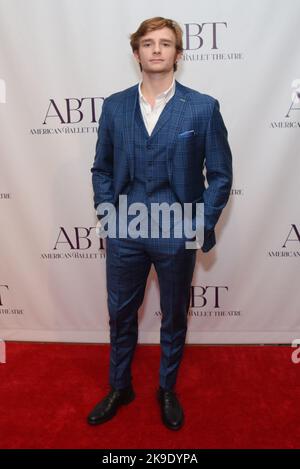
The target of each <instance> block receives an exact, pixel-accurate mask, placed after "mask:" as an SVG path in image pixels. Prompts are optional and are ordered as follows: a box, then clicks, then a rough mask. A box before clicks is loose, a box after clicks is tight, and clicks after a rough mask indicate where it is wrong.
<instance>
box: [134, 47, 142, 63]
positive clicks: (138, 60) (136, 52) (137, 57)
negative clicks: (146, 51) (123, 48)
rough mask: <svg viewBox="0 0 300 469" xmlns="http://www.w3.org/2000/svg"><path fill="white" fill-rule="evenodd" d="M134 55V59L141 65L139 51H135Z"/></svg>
mask: <svg viewBox="0 0 300 469" xmlns="http://www.w3.org/2000/svg"><path fill="white" fill-rule="evenodd" d="M133 55H134V57H135V60H136V61H137V62H138V63H140V56H139V51H137V50H135V51H134V52H133Z"/></svg>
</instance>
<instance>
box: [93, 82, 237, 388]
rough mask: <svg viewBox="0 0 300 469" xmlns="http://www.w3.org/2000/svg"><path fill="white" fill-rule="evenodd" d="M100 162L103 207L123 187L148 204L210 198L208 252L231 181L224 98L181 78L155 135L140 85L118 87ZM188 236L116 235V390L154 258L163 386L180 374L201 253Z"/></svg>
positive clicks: (108, 107)
mask: <svg viewBox="0 0 300 469" xmlns="http://www.w3.org/2000/svg"><path fill="white" fill-rule="evenodd" d="M204 165H205V168H206V178H207V182H208V187H207V188H206V187H205V184H204V180H205V178H204V175H203V169H204ZM91 171H92V173H93V176H92V181H93V188H94V204H95V208H96V207H97V206H98V205H99V204H100V203H102V202H111V203H112V204H113V205H114V206H116V208H117V207H118V197H119V195H120V194H127V195H128V197H129V200H130V202H138V201H139V202H144V203H147V204H149V203H150V202H153V201H156V202H159V203H161V202H163V201H166V202H168V203H169V204H171V203H172V202H174V201H178V202H180V203H185V202H190V203H196V202H204V209H205V216H204V220H205V237H204V244H203V246H202V250H203V251H205V252H206V251H209V250H210V249H211V248H212V247H213V246H214V244H215V234H214V227H215V225H216V223H217V221H218V219H219V216H220V214H221V212H222V209H223V208H224V206H225V205H226V202H227V200H228V197H229V193H230V188H231V183H232V162H231V152H230V148H229V144H228V141H227V131H226V128H225V125H224V122H223V119H222V117H221V114H220V112H219V104H218V101H217V100H215V99H214V98H212V97H210V96H207V95H204V94H201V93H199V92H197V91H195V90H192V89H190V88H187V87H185V86H183V85H181V84H180V83H179V82H177V81H176V90H175V95H174V96H173V98H172V99H171V100H170V101H169V102H168V104H167V105H166V107H165V108H164V110H163V112H162V114H161V115H160V118H159V120H158V122H157V124H156V126H155V128H154V129H153V132H152V134H151V136H150V137H149V135H148V134H147V131H146V128H145V126H144V124H143V122H142V117H141V114H140V110H139V103H138V86H137V85H135V86H133V87H131V88H129V89H127V90H124V91H122V92H119V93H115V94H113V95H111V96H110V97H108V98H107V99H105V101H104V103H103V108H102V114H101V117H100V120H99V129H98V140H97V144H96V156H95V161H94V165H93V168H92V170H91ZM184 242H185V238H184V237H183V238H182V239H174V238H173V237H171V239H168V238H164V239H163V238H159V239H151V238H148V239H142V238H138V239H130V238H126V239H118V238H116V239H113V238H110V237H109V238H107V245H106V248H107V261H106V274H107V290H108V309H109V315H110V337H111V356H110V383H111V384H112V385H113V386H114V387H115V388H117V389H121V388H124V387H126V386H128V385H129V384H130V382H131V379H132V377H131V362H132V358H133V354H134V350H135V346H136V343H137V337H138V324H137V312H138V309H139V307H140V305H141V304H142V301H143V298H144V292H145V286H146V281H147V277H148V274H149V270H150V267H151V264H154V267H155V269H156V272H157V275H158V281H159V287H160V306H161V312H162V322H161V330H160V340H161V347H162V355H161V364H160V385H161V386H162V387H163V388H165V389H172V388H173V387H174V385H175V383H176V379H177V373H178V369H179V364H180V361H181V358H182V354H183V347H184V343H185V336H186V330H187V311H188V308H189V301H190V285H191V282H192V276H193V271H194V266H195V256H196V253H195V251H194V250H186V249H185V244H184Z"/></svg>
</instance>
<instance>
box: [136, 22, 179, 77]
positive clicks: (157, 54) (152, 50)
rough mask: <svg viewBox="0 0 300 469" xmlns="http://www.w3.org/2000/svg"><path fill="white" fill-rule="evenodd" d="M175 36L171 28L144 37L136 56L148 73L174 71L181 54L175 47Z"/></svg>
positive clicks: (157, 30)
mask: <svg viewBox="0 0 300 469" xmlns="http://www.w3.org/2000/svg"><path fill="white" fill-rule="evenodd" d="M175 41H176V38H175V34H174V32H173V31H172V30H171V29H170V28H162V29H156V30H155V31H150V32H148V33H146V34H145V36H142V37H141V39H140V45H139V50H138V51H135V52H134V56H135V58H136V60H137V61H138V62H140V63H141V65H142V69H143V71H144V72H146V73H161V72H163V73H166V72H170V71H171V70H173V66H174V63H175V62H176V61H177V60H178V59H179V58H180V56H181V52H177V50H176V47H175Z"/></svg>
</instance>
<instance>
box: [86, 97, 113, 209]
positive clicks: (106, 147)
mask: <svg viewBox="0 0 300 469" xmlns="http://www.w3.org/2000/svg"><path fill="white" fill-rule="evenodd" d="M107 108H108V103H107V101H106V100H104V101H103V105H102V112H101V116H100V119H99V127H98V138H97V143H96V154H95V159H94V164H93V167H92V168H91V172H92V184H93V190H94V207H95V209H97V207H98V205H99V204H100V203H102V202H110V203H112V201H113V197H114V185H113V141H112V138H111V133H110V130H111V129H110V126H109V114H108V109H107Z"/></svg>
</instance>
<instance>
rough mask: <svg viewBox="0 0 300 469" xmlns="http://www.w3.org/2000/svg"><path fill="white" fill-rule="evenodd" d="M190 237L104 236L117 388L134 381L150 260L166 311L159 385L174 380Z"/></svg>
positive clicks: (189, 272) (192, 255) (191, 262)
mask: <svg viewBox="0 0 300 469" xmlns="http://www.w3.org/2000/svg"><path fill="white" fill-rule="evenodd" d="M185 241H186V238H184V237H182V238H157V239H154V238H136V239H131V238H118V237H117V238H111V237H108V238H106V279H107V302H108V311H109V325H110V342H111V348H110V369H109V381H110V384H111V385H112V386H113V387H114V388H115V389H122V388H125V387H127V386H129V385H130V384H131V381H132V374H131V363H132V359H133V356H134V351H135V347H136V344H137V340H138V310H139V307H140V306H141V304H142V303H143V299H144V294H145V288H146V283H147V278H148V274H149V271H150V268H151V265H152V264H153V265H154V268H155V270H156V273H157V277H158V283H159V290H160V308H161V313H162V318H161V327H160V345H161V357H160V368H159V384H160V386H161V387H162V388H164V389H166V390H170V389H172V388H174V386H175V384H176V379H177V374H178V369H179V365H180V362H181V359H182V355H183V349H184V344H185V338H186V331H187V316H188V310H189V304H190V291H191V283H192V277H193V272H194V268H195V261H196V250H194V249H186V248H185Z"/></svg>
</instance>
